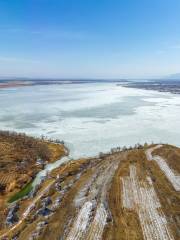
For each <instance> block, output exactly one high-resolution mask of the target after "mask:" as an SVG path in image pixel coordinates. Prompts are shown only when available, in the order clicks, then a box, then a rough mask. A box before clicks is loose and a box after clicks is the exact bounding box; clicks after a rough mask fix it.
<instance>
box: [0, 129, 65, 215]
mask: <svg viewBox="0 0 180 240" xmlns="http://www.w3.org/2000/svg"><path fill="white" fill-rule="evenodd" d="M0 152H1V156H0V213H3V212H4V211H5V209H6V207H7V203H8V202H13V201H15V200H18V199H20V198H22V197H24V196H26V195H27V194H28V193H29V191H31V189H32V186H31V184H32V182H33V179H34V178H35V176H36V175H37V173H38V172H40V171H41V170H42V169H44V167H45V166H46V165H47V164H48V163H53V162H56V161H57V160H58V159H60V158H62V157H63V156H65V155H67V154H68V149H67V148H66V147H65V146H64V144H60V143H56V142H53V141H50V140H47V139H43V138H42V139H39V138H33V137H29V136H26V135H25V134H19V133H15V132H8V131H0ZM0 215H1V217H2V216H3V215H4V214H0ZM0 220H2V219H0Z"/></svg>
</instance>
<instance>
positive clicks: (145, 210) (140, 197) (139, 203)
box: [121, 165, 174, 240]
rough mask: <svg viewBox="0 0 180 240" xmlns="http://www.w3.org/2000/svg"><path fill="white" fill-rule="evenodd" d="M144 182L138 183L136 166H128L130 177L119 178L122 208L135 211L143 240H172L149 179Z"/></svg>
mask: <svg viewBox="0 0 180 240" xmlns="http://www.w3.org/2000/svg"><path fill="white" fill-rule="evenodd" d="M146 180H147V182H145V181H144V182H142V181H139V180H138V176H137V173H136V166H134V165H131V166H130V176H129V177H123V178H121V181H122V186H123V188H122V199H123V201H122V204H123V207H124V208H127V209H131V210H135V211H136V213H137V214H138V216H139V220H140V224H141V228H142V232H143V236H144V239H145V240H157V239H158V240H173V239H174V238H173V236H172V235H171V234H170V232H169V229H168V223H167V220H166V217H165V215H164V213H163V212H162V210H161V204H160V201H159V199H158V196H157V194H156V192H155V190H154V187H153V183H152V181H151V178H150V177H147V178H146Z"/></svg>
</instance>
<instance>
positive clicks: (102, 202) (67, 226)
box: [0, 145, 180, 240]
mask: <svg viewBox="0 0 180 240" xmlns="http://www.w3.org/2000/svg"><path fill="white" fill-rule="evenodd" d="M154 146H156V145H153V146H145V147H138V148H133V149H123V150H122V151H121V150H119V149H118V151H113V153H110V154H105V155H102V154H101V156H100V157H99V158H89V159H80V160H76V161H70V162H68V163H66V164H63V165H61V166H60V167H59V168H57V169H55V170H53V171H52V172H51V174H50V175H49V177H48V178H47V179H46V180H45V182H43V183H42V184H41V186H40V188H39V189H38V191H37V193H36V195H35V196H34V197H33V198H31V199H24V200H21V201H20V209H19V210H18V211H17V214H18V217H19V220H18V222H17V223H16V224H14V225H13V226H12V227H5V228H4V229H3V230H2V231H0V237H1V238H2V239H3V237H4V236H5V235H6V236H7V237H8V239H13V237H15V236H16V237H17V239H20V240H24V239H30V240H31V239H41V240H46V239H47V240H49V239H52V240H56V239H63V240H86V239H87V240H100V239H103V240H143V239H145V240H146V239H147V240H157V239H162V240H173V239H175V240H178V239H180V208H179V206H180V195H179V191H177V190H175V188H174V185H173V181H176V180H177V182H176V184H177V186H178V184H179V178H178V176H179V175H178V173H179V170H178V169H179V165H180V158H179V157H178V156H179V153H180V149H179V148H177V147H174V146H169V145H163V146H160V147H159V148H158V149H155V150H152V159H151V160H150V159H148V157H147V151H148V150H149V149H153V147H154ZM155 155H158V156H161V157H162V158H163V159H164V161H165V162H166V164H167V166H168V171H170V170H172V171H171V173H172V175H170V176H168V175H167V174H168V171H162V169H161V165H159V163H158V161H155V160H154V156H155ZM163 166H164V165H163ZM165 166H166V165H165ZM173 174H174V175H173ZM47 188H48V190H47V191H44V190H45V189H47ZM47 197H48V199H50V200H51V201H50V202H49V203H48V204H47V205H46V208H45V207H44V202H45V200H46V199H47ZM35 200H37V201H35ZM33 202H35V204H34V207H33V208H32V210H31V211H30V212H29V214H28V215H27V216H26V217H25V218H23V213H24V212H25V211H26V210H27V208H28V206H30V205H31V204H32V203H33ZM42 209H43V210H44V209H46V210H47V209H48V210H49V213H47V215H42V214H40V212H41V210H42ZM21 220H22V221H21Z"/></svg>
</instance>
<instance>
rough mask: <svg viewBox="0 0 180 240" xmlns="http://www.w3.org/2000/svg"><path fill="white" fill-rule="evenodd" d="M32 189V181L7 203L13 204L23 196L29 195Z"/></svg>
mask: <svg viewBox="0 0 180 240" xmlns="http://www.w3.org/2000/svg"><path fill="white" fill-rule="evenodd" d="M32 189H33V187H32V181H31V182H29V183H27V184H26V185H25V186H24V187H23V188H22V189H21V190H20V191H19V192H17V193H16V194H14V195H13V196H12V197H11V198H10V199H9V200H8V203H13V202H15V201H17V200H19V199H21V198H23V197H24V196H26V195H27V194H28V193H30V191H31V190H32Z"/></svg>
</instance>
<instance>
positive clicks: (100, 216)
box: [86, 203, 107, 240]
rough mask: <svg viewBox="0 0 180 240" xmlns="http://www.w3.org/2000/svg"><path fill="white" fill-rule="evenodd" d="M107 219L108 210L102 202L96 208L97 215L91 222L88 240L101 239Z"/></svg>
mask: <svg viewBox="0 0 180 240" xmlns="http://www.w3.org/2000/svg"><path fill="white" fill-rule="evenodd" d="M106 220H107V212H106V209H105V207H104V205H103V204H102V203H100V204H99V206H98V207H97V210H96V215H95V217H94V220H93V222H92V224H91V227H90V231H89V234H88V237H87V238H86V239H87V240H100V239H101V238H102V234H103V230H104V226H105V224H106Z"/></svg>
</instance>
